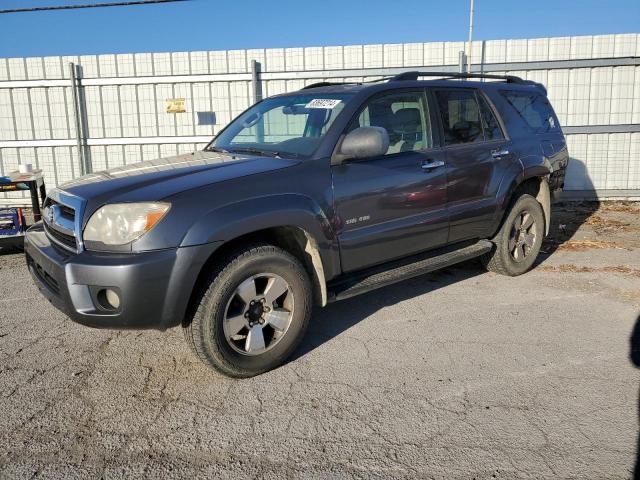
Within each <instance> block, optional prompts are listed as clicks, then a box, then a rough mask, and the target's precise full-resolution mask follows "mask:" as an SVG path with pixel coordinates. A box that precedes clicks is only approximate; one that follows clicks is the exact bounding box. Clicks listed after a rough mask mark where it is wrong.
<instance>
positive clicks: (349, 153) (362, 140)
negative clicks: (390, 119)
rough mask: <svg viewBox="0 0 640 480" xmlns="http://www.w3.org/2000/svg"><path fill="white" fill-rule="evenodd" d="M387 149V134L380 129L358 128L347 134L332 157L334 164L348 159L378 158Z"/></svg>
mask: <svg viewBox="0 0 640 480" xmlns="http://www.w3.org/2000/svg"><path fill="white" fill-rule="evenodd" d="M388 149H389V134H388V133H387V130H385V129H384V128H382V127H360V128H356V129H355V130H353V131H351V132H349V133H348V134H347V135H346V136H345V137H344V138H343V139H342V143H341V145H340V149H339V150H338V152H337V153H336V154H335V155H334V163H342V162H344V161H345V160H347V159H349V158H355V159H359V158H371V157H379V156H381V155H384V154H385V153H387V150H388Z"/></svg>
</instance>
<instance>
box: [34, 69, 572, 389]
mask: <svg viewBox="0 0 640 480" xmlns="http://www.w3.org/2000/svg"><path fill="white" fill-rule="evenodd" d="M435 75H439V76H441V77H446V78H444V79H438V80H420V79H421V78H423V77H429V76H435ZM472 77H479V78H481V79H482V80H483V81H481V82H472V81H468V79H469V78H472ZM385 80H386V81H378V82H372V83H345V84H332V83H326V82H325V83H320V84H314V85H310V86H308V87H306V88H304V89H302V90H300V91H297V92H294V93H287V94H283V95H278V96H275V97H271V98H268V99H265V100H263V101H261V102H259V103H257V104H256V105H254V106H252V107H251V108H249V109H248V110H247V111H245V112H244V113H242V114H241V115H240V116H239V117H238V118H236V119H235V120H234V121H232V122H231V123H230V124H229V125H228V126H227V127H226V128H225V129H224V130H222V131H221V132H220V133H219V134H218V135H217V136H216V137H215V138H214V139H213V141H212V142H211V143H210V144H209V145H208V146H207V147H206V148H205V149H204V150H203V151H200V152H196V153H193V154H187V155H179V156H176V157H171V158H163V159H159V160H154V161H147V162H142V163H137V164H133V165H129V166H126V167H121V168H116V169H112V170H108V171H104V172H99V173H93V174H90V175H86V176H84V177H81V178H79V179H77V180H74V181H72V182H70V183H67V184H65V185H62V186H60V187H59V188H58V189H56V190H54V191H52V192H51V193H50V195H49V197H48V198H47V199H46V201H45V205H44V221H43V222H41V223H39V224H36V225H34V226H33V227H32V228H30V229H29V231H28V232H27V236H26V241H25V252H26V259H27V264H28V265H29V269H30V271H31V273H32V275H33V278H34V281H35V282H36V284H37V285H38V287H39V288H40V290H41V291H42V293H43V294H44V295H45V296H46V297H47V298H48V299H49V300H50V301H51V302H52V303H53V304H54V305H55V306H56V307H57V308H59V309H60V310H62V311H63V312H65V313H66V314H67V315H68V316H69V317H71V318H72V319H73V320H74V321H76V322H78V323H81V324H84V325H88V326H91V327H99V328H131V329H146V328H155V329H167V328H170V327H175V326H179V325H181V326H182V328H183V330H184V333H185V336H186V339H187V342H188V344H189V345H190V347H191V348H192V349H193V351H194V352H195V353H196V355H197V356H198V357H199V358H200V359H201V360H202V361H203V362H205V363H206V364H207V365H210V366H212V367H215V368H216V369H218V370H219V371H221V372H223V373H225V374H227V375H231V376H236V377H246V376H252V375H256V374H259V373H261V372H264V371H266V370H269V369H271V368H274V367H276V366H277V365H279V364H281V363H282V362H284V361H285V359H286V358H287V357H288V356H289V355H290V354H291V353H292V352H293V351H294V349H295V348H296V346H297V345H298V344H299V342H300V340H301V339H302V337H303V335H304V333H305V330H306V328H307V325H308V323H309V319H310V317H311V312H312V308H313V307H314V305H319V306H324V305H326V304H327V303H328V302H332V301H335V300H340V299H343V298H348V297H351V296H354V295H358V294H360V293H363V292H367V291H369V290H371V289H374V288H378V287H381V286H384V285H387V284H390V283H392V282H396V281H399V280H402V279H406V278H409V277H414V276H417V275H420V274H423V273H425V272H429V271H433V270H436V269H439V268H442V267H445V266H448V265H451V264H453V263H456V262H460V261H464V260H467V259H471V258H474V257H480V259H481V260H482V262H483V263H484V265H486V267H487V268H488V269H489V270H492V271H495V272H499V273H503V274H505V275H519V274H521V273H524V272H526V271H527V270H528V269H529V268H530V267H531V266H532V265H533V263H534V261H535V259H536V256H537V255H538V252H539V250H540V245H541V243H542V240H543V237H544V236H545V234H546V233H547V232H548V229H549V219H550V203H551V199H552V197H553V196H554V194H557V193H558V192H559V191H560V190H561V189H562V187H563V182H564V172H565V168H566V165H567V161H568V154H567V148H566V144H565V140H564V136H563V134H562V131H561V129H560V125H559V123H558V120H557V118H556V115H555V114H554V112H553V109H552V108H551V105H550V104H549V101H548V100H547V95H546V90H545V88H544V87H543V86H542V85H540V84H537V83H534V82H531V81H526V80H522V79H520V78H518V77H512V76H492V75H480V74H468V75H465V74H449V73H439V74H434V73H425V72H407V73H403V74H401V75H398V76H396V77H393V78H390V79H385ZM484 80H491V81H484Z"/></svg>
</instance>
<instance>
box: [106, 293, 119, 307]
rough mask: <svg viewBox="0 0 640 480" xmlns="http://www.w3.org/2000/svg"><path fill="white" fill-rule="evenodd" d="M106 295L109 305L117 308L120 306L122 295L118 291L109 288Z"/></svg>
mask: <svg viewBox="0 0 640 480" xmlns="http://www.w3.org/2000/svg"><path fill="white" fill-rule="evenodd" d="M105 296H106V297H107V302H108V303H109V305H111V306H112V307H113V308H115V309H118V308H120V297H119V296H118V294H117V293H116V292H114V291H113V290H111V289H110V288H108V289H107V292H106V295H105Z"/></svg>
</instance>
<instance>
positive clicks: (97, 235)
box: [84, 202, 170, 245]
mask: <svg viewBox="0 0 640 480" xmlns="http://www.w3.org/2000/svg"><path fill="white" fill-rule="evenodd" d="M169 207H170V205H169V204H168V203H160V202H149V203H114V204H111V205H105V206H103V207H100V209H98V211H96V212H95V213H94V214H93V215H92V216H91V218H90V219H89V221H88V222H87V226H86V227H85V229H84V240H85V241H89V242H101V243H103V244H105V245H126V244H127V243H130V242H133V241H134V240H136V239H137V238H140V237H141V236H142V235H144V234H145V233H147V232H148V231H149V230H151V229H152V228H153V227H154V225H156V224H157V223H158V222H159V221H160V220H161V219H162V217H164V216H165V214H166V213H167V212H168V211H169Z"/></svg>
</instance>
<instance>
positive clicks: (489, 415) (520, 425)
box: [0, 204, 640, 479]
mask: <svg viewBox="0 0 640 480" xmlns="http://www.w3.org/2000/svg"><path fill="white" fill-rule="evenodd" d="M552 233H553V235H552V237H551V238H550V239H549V241H547V242H546V243H545V246H544V249H545V253H544V254H543V255H542V258H541V261H540V263H539V264H538V265H537V267H536V268H535V269H534V270H533V271H531V272H529V273H527V274H525V275H523V276H520V277H516V278H508V277H503V276H499V275H495V274H492V273H486V272H484V271H483V270H482V269H481V268H480V266H479V264H478V263H477V262H468V263H465V264H463V265H460V266H456V267H454V268H449V269H446V270H444V271H442V272H437V273H434V274H430V275H426V276H423V277H419V278H416V279H413V280H410V281H406V282H403V283H400V284H396V285H393V286H390V287H387V288H384V289H381V290H378V291H375V292H371V293H369V294H366V295H363V296H360V297H356V298H353V299H350V300H346V301H343V302H339V303H336V304H332V305H330V306H328V307H327V308H325V309H323V310H319V311H317V312H316V314H315V316H314V320H313V324H312V327H311V329H310V331H309V334H308V336H307V339H306V341H305V342H304V344H303V346H302V347H301V348H300V349H299V350H298V352H297V353H296V355H295V356H294V358H293V359H292V360H291V361H290V362H289V363H287V364H286V365H285V366H283V367H281V368H278V369H276V370H274V371H272V372H269V373H267V374H264V375H262V376H259V377H256V378H253V379H248V380H232V379H228V378H225V377H223V376H221V375H219V374H217V373H215V372H213V371H211V370H208V369H207V368H206V367H204V366H203V365H201V364H200V363H199V362H198V360H197V359H196V358H195V357H194V356H193V355H192V354H191V353H190V351H189V350H188V347H187V346H186V344H185V342H184V340H183V338H182V333H181V332H180V331H179V329H174V330H170V331H167V332H155V331H126V332H121V331H108V330H94V329H90V328H87V327H83V326H80V325H77V324H74V323H73V322H71V321H70V320H68V319H67V318H65V316H64V315H63V314H62V313H60V312H58V311H57V310H55V309H54V308H53V307H52V306H51V305H49V304H48V302H47V301H46V300H45V299H44V298H43V297H41V296H40V294H39V293H38V291H37V289H36V288H35V286H34V285H32V283H31V280H30V278H29V274H28V271H27V269H26V267H25V265H24V261H23V258H22V255H20V254H19V253H15V252H11V251H8V252H0V478H33V477H38V478H40V477H43V478H63V477H64V478H123V477H126V478H151V477H162V478H189V479H195V478H234V479H235V478H274V479H275V478H278V479H280V478H384V479H387V478H399V479H405V478H406V479H409V478H536V479H539V478H559V477H561V478H588V479H593V478H631V477H632V475H633V473H632V472H633V468H634V464H635V462H636V455H637V453H636V452H637V444H638V414H639V406H638V401H639V388H638V387H639V385H640V384H639V380H640V369H639V368H640V327H639V326H638V325H639V322H640V206H639V207H635V206H629V205H624V204H614V205H607V206H605V207H603V208H600V209H598V210H596V208H595V207H594V206H592V205H591V206H589V205H587V206H582V207H576V206H572V205H568V206H565V207H557V208H556V209H555V212H554V224H553V226H552ZM634 332H635V333H634Z"/></svg>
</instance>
